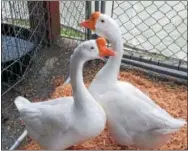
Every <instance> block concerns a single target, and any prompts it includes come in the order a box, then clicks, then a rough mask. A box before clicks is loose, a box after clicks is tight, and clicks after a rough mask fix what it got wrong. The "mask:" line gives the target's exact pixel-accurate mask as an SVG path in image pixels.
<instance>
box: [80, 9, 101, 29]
mask: <svg viewBox="0 0 188 151" xmlns="http://www.w3.org/2000/svg"><path fill="white" fill-rule="evenodd" d="M99 16H100V12H94V13H92V14H91V17H90V19H88V20H85V21H83V22H81V23H80V26H82V27H85V28H88V29H90V30H95V25H96V22H97V19H98V18H99Z"/></svg>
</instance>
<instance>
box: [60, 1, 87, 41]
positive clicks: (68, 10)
mask: <svg viewBox="0 0 188 151" xmlns="http://www.w3.org/2000/svg"><path fill="white" fill-rule="evenodd" d="M85 3H86V2H85V1H82V2H81V1H80V2H78V1H61V2H60V23H61V33H60V34H61V36H62V37H65V38H69V39H73V40H74V42H76V43H77V44H79V43H80V42H81V41H84V40H85V38H86V37H85V29H84V28H81V27H80V25H79V23H80V22H81V21H83V20H84V19H85V6H86V5H85Z"/></svg>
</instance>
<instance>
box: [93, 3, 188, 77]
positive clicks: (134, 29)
mask: <svg viewBox="0 0 188 151" xmlns="http://www.w3.org/2000/svg"><path fill="white" fill-rule="evenodd" d="M95 3H97V2H95ZM97 6H98V5H97ZM101 8H103V9H101V10H103V12H104V13H105V14H107V15H110V16H111V17H112V18H114V19H115V20H116V21H117V23H118V25H119V27H120V29H121V31H122V37H123V40H124V56H123V60H122V63H123V64H131V65H133V66H136V67H141V68H143V69H146V70H148V71H154V72H157V73H162V74H166V75H169V76H173V77H175V78H181V79H184V80H186V79H187V1H106V2H101ZM95 10H97V9H96V8H95Z"/></svg>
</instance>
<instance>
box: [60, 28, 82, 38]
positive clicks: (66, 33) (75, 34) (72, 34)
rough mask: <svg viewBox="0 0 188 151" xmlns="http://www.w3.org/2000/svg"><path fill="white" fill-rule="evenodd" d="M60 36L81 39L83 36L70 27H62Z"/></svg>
mask: <svg viewBox="0 0 188 151" xmlns="http://www.w3.org/2000/svg"><path fill="white" fill-rule="evenodd" d="M61 36H65V37H71V38H79V39H83V38H84V37H85V34H84V33H82V32H81V31H77V30H75V29H72V28H70V27H62V28H61Z"/></svg>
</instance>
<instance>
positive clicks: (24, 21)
mask: <svg viewBox="0 0 188 151" xmlns="http://www.w3.org/2000/svg"><path fill="white" fill-rule="evenodd" d="M6 22H7V23H9V24H14V25H18V26H22V27H26V28H29V27H30V23H29V20H28V19H9V18H8V19H6Z"/></svg>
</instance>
